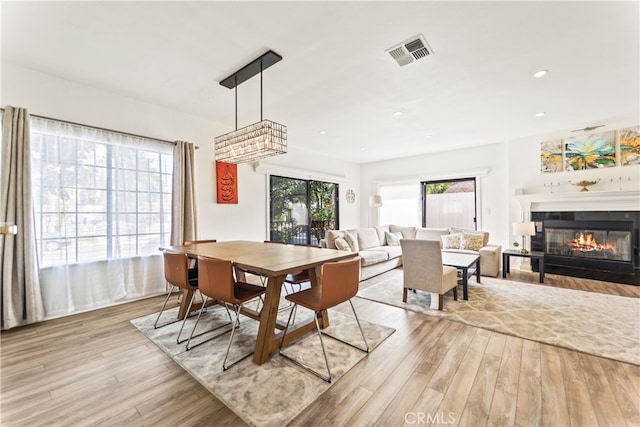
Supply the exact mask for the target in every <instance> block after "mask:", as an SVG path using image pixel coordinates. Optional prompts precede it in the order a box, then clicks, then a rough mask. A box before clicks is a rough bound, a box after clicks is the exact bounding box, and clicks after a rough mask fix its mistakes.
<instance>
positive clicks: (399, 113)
mask: <svg viewBox="0 0 640 427" xmlns="http://www.w3.org/2000/svg"><path fill="white" fill-rule="evenodd" d="M393 115H394V116H401V115H402V111H396V112H395V113H393Z"/></svg>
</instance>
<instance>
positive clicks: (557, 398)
mask: <svg viewBox="0 0 640 427" xmlns="http://www.w3.org/2000/svg"><path fill="white" fill-rule="evenodd" d="M558 378H562V364H561V362H560V355H559V354H558V349H557V348H556V347H553V346H550V345H542V346H541V348H540V380H541V385H542V390H541V395H542V424H543V425H547V426H563V425H566V426H568V425H570V424H571V421H570V419H569V411H568V409H567V407H566V406H564V405H558V402H566V401H567V395H566V394H565V389H564V383H563V382H562V381H558Z"/></svg>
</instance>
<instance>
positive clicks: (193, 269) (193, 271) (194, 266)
mask: <svg viewBox="0 0 640 427" xmlns="http://www.w3.org/2000/svg"><path fill="white" fill-rule="evenodd" d="M216 242H217V240H216V239H209V240H185V241H184V242H183V243H182V245H183V246H189V245H195V244H198V243H216ZM194 277H195V278H196V279H197V278H198V261H197V260H196V259H195V258H192V259H191V265H190V266H189V278H194Z"/></svg>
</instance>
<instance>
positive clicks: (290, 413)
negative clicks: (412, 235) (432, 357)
mask: <svg viewBox="0 0 640 427" xmlns="http://www.w3.org/2000/svg"><path fill="white" fill-rule="evenodd" d="M249 304H250V305H249V306H250V307H251V304H253V302H250V303H249ZM176 315H177V308H174V309H172V310H168V311H166V312H165V313H164V314H163V317H162V318H163V319H165V318H166V319H171V318H175V317H176ZM288 315H289V310H284V311H282V312H281V313H280V317H279V318H281V319H283V321H284V322H286V320H287V317H288ZM165 316H167V317H165ZM312 316H313V313H312V312H311V311H308V310H306V309H304V308H302V307H298V313H297V314H296V319H297V320H296V322H298V321H304V320H305V319H310V318H312ZM156 317H157V313H156V314H151V315H148V316H145V317H140V318H137V319H133V320H131V323H132V324H133V325H134V326H135V327H136V328H138V329H139V330H140V332H142V333H143V334H144V335H145V336H146V337H147V338H149V339H150V340H151V341H152V342H153V343H154V344H155V345H157V346H158V347H160V349H162V350H163V351H164V352H165V353H166V354H167V355H169V356H170V357H171V358H172V359H173V360H174V361H175V362H176V363H178V364H179V365H180V366H181V367H182V368H183V369H185V370H186V371H187V372H189V374H191V375H192V376H193V377H194V378H195V379H196V380H198V381H199V382H200V383H201V384H202V385H203V386H204V387H206V388H207V389H208V390H209V391H210V392H211V393H213V395H214V396H216V397H217V398H218V399H220V401H222V402H223V403H224V404H225V405H226V406H227V407H229V408H230V409H231V410H232V411H233V412H235V413H236V414H237V415H238V416H239V417H240V418H242V419H243V420H244V421H245V422H247V423H248V424H250V425H252V426H283V425H286V424H287V423H289V422H290V421H291V420H292V419H293V418H295V417H296V416H297V415H298V414H299V413H300V412H301V411H302V410H303V409H305V408H306V407H307V406H309V405H310V404H311V403H312V402H313V401H315V400H316V399H317V398H318V396H320V395H321V394H322V393H323V392H325V391H326V390H327V389H328V388H329V387H330V386H331V385H332V384H335V383H336V381H337V380H338V379H339V378H340V377H342V376H343V375H344V374H345V373H346V372H348V371H349V370H350V369H351V368H353V367H354V366H355V365H356V364H357V363H358V362H359V361H360V360H362V359H363V358H364V357H366V356H367V353H365V352H363V351H359V350H357V349H355V348H353V347H351V346H348V345H346V344H344V343H341V342H339V341H337V340H335V339H333V338H332V337H336V338H339V339H342V340H344V341H347V342H350V343H353V344H355V345H357V346H360V347H364V343H363V341H362V335H361V334H360V330H359V329H358V325H357V323H356V320H355V317H353V316H352V315H351V316H350V315H345V314H342V313H339V312H337V311H333V310H330V311H329V322H330V326H329V327H328V328H326V329H325V332H326V333H327V334H328V335H330V336H329V337H327V336H323V339H324V344H325V347H326V350H327V355H328V358H329V366H330V367H331V373H332V375H333V379H332V384H329V383H327V382H325V381H323V380H321V379H319V378H317V377H316V376H314V375H313V374H311V373H309V372H307V371H305V370H303V369H301V368H299V367H298V366H296V365H295V364H293V363H291V362H290V361H287V360H286V359H284V358H282V357H280V356H278V355H276V356H274V357H273V358H272V359H271V360H270V361H269V362H267V363H265V364H263V365H260V366H258V365H256V364H254V363H253V361H252V360H251V357H249V358H247V359H245V360H243V361H242V362H240V363H238V364H237V365H235V366H233V367H231V368H230V369H229V370H227V371H223V370H222V360H223V359H224V354H225V352H226V349H227V344H228V341H229V334H228V333H227V334H224V335H223V336H221V337H219V338H217V339H214V340H211V341H209V342H206V343H204V344H203V345H200V346H198V347H195V348H193V349H191V350H189V351H186V350H185V344H181V345H178V344H176V335H177V332H178V330H179V328H180V324H181V323H180V322H176V323H173V324H171V325H168V326H165V327H162V328H159V329H154V328H153V323H154V322H155V319H156ZM227 322H229V317H228V315H227V313H226V311H225V310H224V308H223V307H221V306H216V307H210V308H209V310H208V312H205V313H204V314H203V315H202V318H201V320H200V323H199V324H198V331H197V332H196V333H198V332H200V331H206V330H208V329H211V328H213V327H215V326H218V325H222V324H225V323H227ZM194 323H195V316H193V317H191V318H189V319H188V320H187V324H186V326H185V330H186V331H189V332H190V331H191V328H192V327H193V324H194ZM360 323H361V324H362V328H363V330H364V333H365V336H366V337H367V342H368V343H369V348H370V351H372V350H373V349H374V348H375V347H377V346H378V345H379V344H380V343H382V341H384V340H385V339H386V338H387V337H389V336H390V335H391V334H393V332H394V331H395V329H392V328H388V327H386V326H382V325H377V324H373V323H370V322H366V321H363V320H362V319H361V320H360ZM230 328H231V327H230V326H227V327H225V328H221V329H220V331H225V330H230ZM257 330H258V322H256V321H254V320H253V319H250V318H247V317H245V316H242V317H241V318H240V327H239V328H238V329H237V330H236V334H235V336H234V339H233V341H234V343H233V345H232V347H231V351H230V353H229V360H230V361H234V360H237V359H238V358H239V357H242V356H243V355H245V354H248V353H250V352H251V351H252V350H253V347H254V346H255V340H256V333H257ZM220 331H217V332H215V333H213V334H210V335H209V337H210V336H212V335H215V334H216V333H219V332H220ZM184 334H185V332H184V331H183V337H184ZM187 336H188V335H187ZM206 338H207V335H203V336H201V337H198V338H194V340H195V341H194V340H192V342H191V343H192V345H193V343H194V342H200V341H201V340H203V339H206ZM285 352H286V354H287V355H289V356H292V357H294V358H295V359H296V360H299V361H301V362H303V363H305V364H307V365H308V366H311V367H313V368H314V369H316V370H318V371H320V372H326V368H325V365H324V358H323V356H322V349H321V347H320V341H319V339H318V335H317V333H316V332H315V331H314V332H313V333H309V334H307V335H306V336H305V337H303V338H302V339H301V340H299V341H297V342H296V343H294V344H293V345H291V346H289V347H287V348H286V350H285Z"/></svg>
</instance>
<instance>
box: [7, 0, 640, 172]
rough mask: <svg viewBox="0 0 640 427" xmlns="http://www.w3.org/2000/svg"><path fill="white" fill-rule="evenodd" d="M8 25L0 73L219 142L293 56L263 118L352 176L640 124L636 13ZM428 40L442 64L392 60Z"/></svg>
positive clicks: (32, 5) (232, 14) (432, 13)
mask: <svg viewBox="0 0 640 427" xmlns="http://www.w3.org/2000/svg"><path fill="white" fill-rule="evenodd" d="M1 12H2V60H3V61H6V62H9V63H12V64H16V65H19V66H22V67H27V68H31V69H34V70H37V71H41V72H44V73H48V74H51V75H55V76H58V77H61V78H64V79H68V80H72V81H77V82H80V83H83V84H87V85H90V86H94V87H98V88H101V89H105V90H108V91H111V92H115V93H119V94H122V95H125V96H128V97H131V98H135V99H139V100H142V101H145V102H149V103H154V104H158V105H161V106H165V107H168V108H171V109H174V110H179V111H182V112H186V113H190V114H193V115H197V116H201V117H204V118H207V119H209V120H212V121H215V122H217V125H216V126H214V128H215V129H212V135H211V141H212V142H213V137H214V136H217V133H223V132H227V131H231V130H233V129H234V122H235V118H234V114H235V113H234V91H233V90H229V89H227V88H225V87H223V86H221V85H220V84H219V81H221V80H222V79H224V78H225V77H227V76H228V75H230V74H232V73H233V72H234V71H236V70H237V69H239V68H241V67H242V66H244V65H245V64H247V63H249V62H250V61H252V60H253V59H255V58H257V57H258V56H260V55H262V54H263V53H264V52H266V51H267V50H269V49H271V50H273V51H275V52H277V53H278V54H280V55H282V56H283V58H284V59H283V60H282V61H280V62H278V63H277V64H275V65H273V66H272V67H271V68H269V69H268V70H266V71H264V74H263V78H264V81H263V93H264V94H263V97H264V98H263V99H264V101H263V102H264V118H268V119H271V120H274V121H277V122H279V123H283V124H285V125H287V127H288V133H289V146H296V147H298V148H300V149H303V150H309V151H312V152H313V151H321V152H324V153H328V154H331V155H335V156H336V157H339V158H342V159H347V160H350V161H354V162H357V163H367V162H372V161H378V160H383V159H390V158H398V157H406V156H412V155H417V154H424V153H431V152H437V151H443V150H452V149H458V148H464V147H470V146H474V145H482V144H490V143H496V142H504V141H509V140H515V139H519V138H524V137H530V136H542V135H550V134H558V133H563V132H566V133H567V135H568V134H570V131H571V130H573V129H578V128H583V127H585V126H590V125H599V124H605V125H606V124H608V123H614V122H618V121H630V120H631V121H634V120H638V118H639V116H640V95H639V90H640V89H639V81H640V72H639V66H640V47H639V45H640V32H639V31H640V30H639V20H640V11H639V3H638V2H635V1H634V2H610V1H607V2H479V1H474V2H415V1H414V2H331V1H325V2H300V1H299V2H266V1H261V2H237V1H236V2H6V1H3V2H2V10H1ZM418 34H422V35H423V36H424V38H425V39H426V40H427V42H428V43H429V45H430V47H431V49H432V50H433V52H434V53H433V55H432V56H429V57H427V58H425V59H422V60H420V61H417V62H414V63H412V64H410V65H407V66H404V67H400V66H399V65H398V64H397V63H396V62H395V61H394V60H393V59H392V58H391V56H390V55H389V54H388V53H385V51H386V50H387V49H389V48H391V47H393V46H395V45H397V44H400V43H402V42H403V41H405V40H407V39H409V38H411V37H413V36H416V35H418ZM540 69H548V70H549V73H548V74H547V76H545V77H543V78H534V77H533V73H534V72H535V71H538V70H540ZM397 111H399V112H402V115H400V116H396V115H394V114H393V113H394V112H397ZM539 112H545V113H546V115H545V116H544V117H536V116H535V114H536V113H539ZM34 113H36V114H37V112H34ZM66 119H69V120H72V119H73V118H66ZM258 120H260V79H259V78H257V77H255V78H253V79H251V80H249V81H247V82H245V83H243V84H241V85H240V86H239V87H238V125H239V126H240V127H242V126H245V125H248V124H250V123H253V122H256V121H258ZM97 125H99V124H97ZM606 129H607V127H604V128H600V129H599V130H606ZM123 130H125V129H123ZM321 131H324V132H326V133H325V134H321V133H320V132H321ZM428 136H430V137H428ZM176 137H177V136H176Z"/></svg>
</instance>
